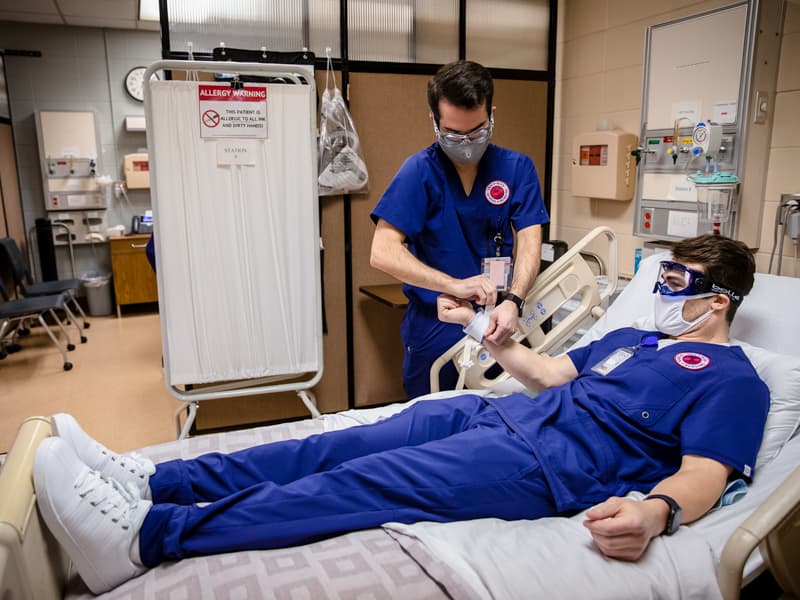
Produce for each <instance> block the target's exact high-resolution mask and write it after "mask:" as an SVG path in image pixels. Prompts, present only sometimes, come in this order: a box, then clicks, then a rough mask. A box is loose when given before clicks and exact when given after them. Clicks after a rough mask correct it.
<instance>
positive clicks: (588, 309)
mask: <svg viewBox="0 0 800 600" xmlns="http://www.w3.org/2000/svg"><path fill="white" fill-rule="evenodd" d="M600 236H605V238H606V241H607V243H608V268H609V271H608V273H607V275H608V287H607V288H606V289H605V290H604V291H603V293H602V294H601V293H600V292H599V288H598V286H597V280H596V278H595V275H594V272H593V271H592V269H591V268H590V266H589V264H588V262H587V261H586V256H584V255H582V254H581V252H582V251H584V250H585V248H586V246H588V245H589V244H590V243H591V242H593V241H594V240H595V239H597V238H599V237H600ZM617 279H618V272H617V238H616V235H615V234H614V232H613V231H612V230H611V229H610V228H609V227H596V228H595V229H593V230H592V231H590V232H589V233H588V234H586V235H585V236H584V237H583V238H582V239H581V240H580V241H579V242H578V243H577V244H575V245H574V246H573V247H572V248H570V249H569V250H568V251H567V252H565V253H564V255H563V256H561V257H560V258H559V259H558V260H557V261H555V262H554V263H553V264H552V265H550V266H549V267H548V268H547V269H545V270H544V271H543V272H542V273H541V274H539V276H538V277H537V278H536V281H535V283H534V285H533V288H532V289H531V291H530V292H529V293H528V295H527V297H526V299H525V311H524V312H523V314H522V316H521V317H520V318H519V321H518V322H517V333H516V334H515V335H514V339H515V340H517V341H521V340H523V339H527V341H528V344H529V345H530V347H531V348H533V349H534V350H535V351H536V352H548V351H550V350H552V349H553V348H557V347H558V346H559V345H560V344H561V343H562V342H564V341H565V340H567V339H568V338H569V336H570V335H572V333H573V332H574V331H575V330H576V329H577V328H578V327H579V326H580V324H581V323H582V322H583V321H584V319H586V317H588V316H589V315H591V316H593V317H594V318H595V319H599V318H600V317H601V316H602V315H603V312H604V311H603V309H602V307H601V306H600V305H601V303H602V302H603V300H605V299H606V298H608V297H610V296H611V295H612V294H613V293H614V292H615V291H616V289H617ZM576 296H579V304H578V308H577V309H576V310H574V311H572V312H571V313H570V314H569V315H567V317H565V318H564V319H563V320H562V321H560V322H559V323H558V324H556V325H555V326H553V327H552V329H550V330H549V331H548V332H547V333H545V332H544V331H543V330H542V325H543V324H544V322H545V321H547V319H549V318H550V317H551V316H552V315H553V313H555V312H556V311H557V310H559V309H560V308H561V307H562V306H564V304H566V303H567V302H569V301H570V300H571V299H573V298H575V297H576ZM450 360H453V361H455V362H456V368H457V369H458V370H459V379H458V383H457V384H456V389H462V388H465V387H466V388H468V389H487V388H490V387H493V386H496V385H498V384H500V383H502V382H503V381H506V380H508V379H510V376H509V374H508V373H505V372H503V373H501V374H500V375H498V376H496V377H494V378H491V379H490V378H487V377H486V372H487V371H488V370H489V369H490V368H491V367H492V366H494V364H495V362H496V361H495V360H494V358H493V357H492V355H491V354H490V353H489V352H488V351H487V350H486V348H485V347H484V346H483V344H480V343H478V342H476V341H475V340H473V339H472V338H470V337H468V336H465V337H464V338H463V339H461V340H459V341H458V342H457V343H455V344H454V345H453V346H451V347H450V349H448V350H447V351H446V352H445V353H444V354H442V355H441V356H440V357H439V358H437V359H436V361H434V363H433V365H432V366H431V371H430V378H431V391H432V392H438V391H439V372H440V371H441V370H442V367H444V366H445V365H446V364H447V362H448V361H450Z"/></svg>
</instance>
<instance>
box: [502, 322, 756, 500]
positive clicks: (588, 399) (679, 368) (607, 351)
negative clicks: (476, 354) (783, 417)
mask: <svg viewBox="0 0 800 600" xmlns="http://www.w3.org/2000/svg"><path fill="white" fill-rule="evenodd" d="M653 335H659V334H658V333H657V332H646V331H641V330H637V329H633V328H625V329H620V330H617V331H614V332H611V333H609V334H608V335H606V336H605V337H604V338H602V339H601V340H598V341H596V342H594V343H592V344H590V345H589V346H586V347H583V348H578V349H576V350H573V351H571V352H569V353H568V356H569V357H570V359H571V360H572V362H573V363H574V365H575V368H576V369H577V370H578V372H579V374H578V377H577V378H576V379H574V380H573V381H572V382H570V383H568V384H565V385H562V386H559V387H558V388H554V389H551V390H546V391H544V392H542V393H541V394H539V395H538V396H536V398H535V399H533V400H531V399H529V398H525V397H524V396H522V395H514V396H510V397H506V398H495V399H487V401H488V402H490V403H491V404H492V405H493V406H495V407H496V408H497V410H498V411H499V412H500V414H501V415H502V416H503V418H504V420H505V421H506V423H507V424H508V425H509V427H511V428H512V429H513V430H515V431H517V432H518V433H519V434H520V435H521V436H522V437H523V438H524V439H525V440H526V442H527V443H528V445H529V446H530V447H531V449H532V451H533V452H534V454H535V455H536V457H537V458H538V459H539V461H540V462H541V464H542V468H543V470H544V472H545V476H546V477H547V480H548V483H549V484H550V487H551V489H552V492H553V495H554V497H555V500H556V504H557V507H558V510H559V511H571V510H580V509H583V508H586V507H587V506H591V505H592V504H594V503H596V502H602V501H604V500H606V499H607V498H608V496H609V493H611V494H613V495H617V496H623V495H625V494H627V493H628V492H630V491H631V490H640V491H644V492H646V491H649V490H650V489H651V488H652V487H653V486H655V485H656V484H657V483H658V482H659V481H661V480H662V479H664V478H666V477H668V476H669V475H672V474H673V473H675V472H676V471H677V470H678V469H679V468H680V464H681V457H682V456H683V455H685V454H692V455H697V456H703V457H707V458H711V459H714V460H716V461H718V462H721V463H723V464H725V465H728V466H730V467H732V468H733V469H734V471H737V472H739V473H741V474H743V475H744V476H745V477H747V478H750V477H752V476H753V467H754V465H755V461H756V455H757V454H758V449H759V447H760V445H761V436H762V433H763V430H764V423H765V421H766V417H767V411H768V409H769V389H768V388H767V386H766V384H764V382H763V381H761V379H759V377H758V374H757V373H756V371H755V369H754V368H753V366H752V365H751V363H750V361H749V360H748V359H747V357H746V356H745V354H744V352H742V349H741V348H740V347H738V346H722V345H718V344H706V343H700V342H677V343H673V344H668V345H666V346H664V347H662V348H661V349H658V347H657V346H656V345H652V346H640V345H639V344H640V343H641V342H642V340H644V339H645V338H646V337H648V336H653ZM623 347H629V348H635V351H634V354H633V356H632V357H631V358H629V359H628V360H626V361H625V362H623V363H622V364H620V365H619V366H617V367H616V368H615V369H613V370H612V371H611V372H610V373H608V374H606V375H599V374H597V373H596V372H594V371H592V367H594V366H595V365H597V364H599V363H602V362H603V361H604V360H605V359H606V358H607V357H608V356H609V355H611V354H612V353H613V352H614V351H615V350H616V349H618V348H623Z"/></svg>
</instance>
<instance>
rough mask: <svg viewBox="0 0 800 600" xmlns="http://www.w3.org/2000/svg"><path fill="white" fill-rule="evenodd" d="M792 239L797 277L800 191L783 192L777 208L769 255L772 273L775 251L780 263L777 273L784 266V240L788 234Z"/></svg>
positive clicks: (799, 245) (799, 236) (799, 243)
mask: <svg viewBox="0 0 800 600" xmlns="http://www.w3.org/2000/svg"><path fill="white" fill-rule="evenodd" d="M787 234H788V235H789V237H790V238H791V240H792V244H793V245H794V253H795V277H797V276H798V269H799V268H800V267H798V266H797V262H798V253H799V252H800V250H798V248H800V192H798V193H796V194H781V201H780V202H779V203H778V207H777V208H776V210H775V227H774V229H773V233H772V252H771V253H770V255H769V270H768V271H767V272H768V273H772V263H773V262H774V260H775V253H776V251H777V254H778V263H777V269H776V271H775V273H776V274H777V275H780V274H781V267H782V266H783V240H784V238H785V237H786V235H787Z"/></svg>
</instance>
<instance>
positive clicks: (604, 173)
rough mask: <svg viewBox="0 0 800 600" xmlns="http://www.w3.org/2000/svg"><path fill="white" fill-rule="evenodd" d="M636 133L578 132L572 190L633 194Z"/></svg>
mask: <svg viewBox="0 0 800 600" xmlns="http://www.w3.org/2000/svg"><path fill="white" fill-rule="evenodd" d="M635 149H636V136H635V135H634V134H632V133H626V132H624V131H622V130H620V129H613V130H610V131H592V132H590V133H583V134H580V135H576V136H575V139H574V140H573V142H572V194H573V195H574V196H586V197H589V198H609V199H611V200H630V199H631V198H633V189H634V180H635V165H634V159H633V155H632V152H633V150H635Z"/></svg>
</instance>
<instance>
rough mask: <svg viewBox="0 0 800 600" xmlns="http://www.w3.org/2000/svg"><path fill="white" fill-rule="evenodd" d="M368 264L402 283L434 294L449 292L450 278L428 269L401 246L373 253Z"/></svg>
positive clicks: (383, 248)
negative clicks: (431, 291)
mask: <svg viewBox="0 0 800 600" xmlns="http://www.w3.org/2000/svg"><path fill="white" fill-rule="evenodd" d="M370 264H371V266H373V267H375V268H376V269H380V270H381V271H383V272H384V273H388V274H389V275H391V276H392V277H394V278H395V279H399V280H400V281H402V282H404V283H408V284H410V285H415V286H417V287H421V288H425V289H428V290H433V291H435V292H445V293H450V291H451V290H450V286H451V283H452V281H453V278H452V277H450V276H449V275H447V274H446V273H443V272H441V271H439V270H437V269H434V268H433V267H429V266H428V265H426V264H425V263H423V262H422V261H420V260H419V259H418V258H417V257H416V256H414V255H413V254H411V252H409V250H408V248H406V247H405V246H404V245H402V244H400V245H392V246H388V245H387V246H383V247H381V248H380V249H378V250H377V251H373V253H372V256H371V258H370Z"/></svg>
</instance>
